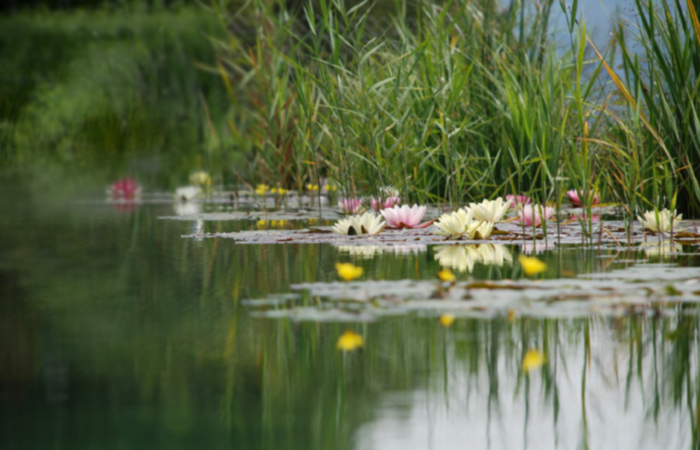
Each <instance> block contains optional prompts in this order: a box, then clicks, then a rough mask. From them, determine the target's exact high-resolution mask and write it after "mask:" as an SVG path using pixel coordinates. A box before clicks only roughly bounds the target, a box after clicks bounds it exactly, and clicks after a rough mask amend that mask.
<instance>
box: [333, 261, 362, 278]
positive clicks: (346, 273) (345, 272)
mask: <svg viewBox="0 0 700 450" xmlns="http://www.w3.org/2000/svg"><path fill="white" fill-rule="evenodd" d="M335 270H337V271H338V276H339V277H340V278H342V279H343V280H345V281H350V280H354V279H355V278H357V277H359V276H361V275H362V267H357V266H355V265H354V264H352V263H335Z"/></svg>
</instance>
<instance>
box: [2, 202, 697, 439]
mask: <svg viewBox="0 0 700 450" xmlns="http://www.w3.org/2000/svg"><path fill="white" fill-rule="evenodd" d="M2 198H3V201H2V203H0V248H1V249H2V250H1V251H0V277H1V278H2V283H0V286H2V303H1V306H0V308H2V309H1V310H0V321H1V322H2V324H1V325H0V336H1V337H2V345H1V346H0V422H1V423H2V425H0V448H3V449H30V448H32V449H33V448H56V449H83V448H85V449H87V448H96V447H99V448H114V449H117V448H128V449H140V448H143V449H149V450H152V449H157V448H163V449H165V448H167V449H173V448H242V449H285V448H289V449H330V448H333V449H345V448H347V449H393V448H396V449H424V448H464V447H470V448H493V449H501V448H518V449H520V448H523V449H525V448H535V449H548V448H552V449H553V448H604V449H608V448H609V449H613V448H620V449H628V448H650V449H651V448H691V447H697V445H698V440H697V438H698V424H699V423H700V411H698V409H697V407H698V399H699V398H700V377H699V376H698V356H699V353H698V350H699V348H698V339H699V338H698V312H699V308H698V301H699V300H700V278H699V277H698V275H699V274H700V271H698V269H697V268H698V266H700V257H699V255H698V251H697V250H698V247H697V245H696V244H691V245H687V244H678V245H673V246H669V247H668V248H662V249H661V250H659V248H658V247H657V248H653V246H639V245H637V244H634V245H630V246H627V245H619V246H616V245H611V244H609V243H608V244H606V245H602V246H600V247H598V246H582V245H580V244H561V245H553V246H544V247H543V248H537V249H532V248H528V247H527V246H526V247H525V248H523V247H522V246H521V245H518V244H517V243H515V244H514V243H504V244H481V246H478V245H473V246H454V245H450V246H445V245H443V246H442V247H438V246H437V245H434V244H426V245H422V244H412V245H411V244H405V245H404V246H403V247H401V246H398V245H396V246H394V247H392V249H391V251H385V249H383V247H381V246H379V249H376V248H374V249H372V248H362V247H363V246H357V245H351V246H349V247H348V246H343V245H336V244H334V243H332V242H327V243H304V244H296V243H293V242H287V243H267V244H254V243H253V244H250V243H241V242H238V241H236V240H235V239H230V238H227V237H225V236H220V237H215V236H213V234H214V233H231V232H238V231H242V230H256V231H262V230H261V229H263V230H268V229H276V228H285V227H289V228H294V229H300V228H304V227H310V226H314V227H323V226H324V225H327V224H328V223H329V222H324V221H321V222H312V223H311V224H310V223H308V219H304V220H296V221H295V220H289V219H287V221H286V222H282V221H281V220H282V219H279V220H280V221H279V222H274V223H273V222H270V223H265V222H260V220H261V219H260V218H259V217H256V215H255V214H253V215H251V216H250V217H247V218H245V217H242V218H239V219H241V220H222V219H224V218H225V217H226V215H227V214H229V213H231V212H232V211H233V206H232V205H231V204H228V203H220V204H215V205H210V206H208V207H207V209H206V211H207V212H210V213H216V214H218V216H211V217H210V218H212V219H216V220H197V219H196V218H195V219H192V220H172V219H166V218H165V217H168V216H176V214H177V211H176V209H177V207H176V206H177V205H174V204H173V203H172V202H170V201H168V200H167V196H163V197H158V198H159V199H160V200H158V201H152V202H143V203H139V204H112V203H108V202H105V201H104V200H103V199H101V198H97V197H96V196H94V195H88V194H85V195H83V196H79V197H77V198H71V199H69V200H65V201H55V200H53V199H51V200H49V199H43V198H40V197H37V196H29V195H27V193H26V192H22V191H18V190H16V189H14V188H13V189H9V188H5V189H3V195H2ZM190 212H194V213H195V216H196V213H197V211H196V210H195V211H190ZM180 213H183V211H182V210H181V211H180ZM184 213H185V214H186V213H188V212H187V211H184ZM185 218H186V219H187V217H185ZM200 219H201V218H200ZM365 247H366V246H365ZM523 250H524V251H526V252H530V253H536V254H537V257H538V258H539V259H541V260H542V261H544V262H545V263H546V264H547V270H546V271H545V272H544V273H543V274H540V275H537V276H534V277H529V278H528V277H524V276H523V275H522V273H521V272H522V271H521V268H520V264H519V263H518V255H519V254H520V253H521V252H523ZM339 261H343V262H353V263H354V264H356V265H358V266H361V267H362V268H363V269H364V275H363V277H362V278H361V279H360V280H359V281H353V282H349V283H341V282H339V281H338V276H337V274H336V268H335V263H336V262H339ZM443 267H449V268H451V269H452V271H453V272H454V273H455V275H456V276H457V281H456V283H455V284H454V285H450V284H449V283H443V282H440V281H438V280H437V279H436V274H437V273H438V272H439V271H440V270H441V268H443ZM347 298H354V299H355V301H347ZM347 330H351V331H352V332H353V333H356V334H357V335H360V336H361V337H362V340H363V346H362V347H361V348H357V349H355V350H354V351H341V350H339V349H338V348H337V346H338V341H339V338H341V336H343V335H344V333H346V332H347ZM533 355H534V357H535V360H536V363H534V364H532V366H531V367H530V365H529V364H530V363H528V361H530V360H531V356H533ZM524 363H525V365H524Z"/></svg>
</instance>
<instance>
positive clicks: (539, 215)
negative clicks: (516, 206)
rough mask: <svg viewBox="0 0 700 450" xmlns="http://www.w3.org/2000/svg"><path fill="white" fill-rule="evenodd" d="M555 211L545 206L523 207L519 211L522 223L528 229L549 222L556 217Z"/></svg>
mask: <svg viewBox="0 0 700 450" xmlns="http://www.w3.org/2000/svg"><path fill="white" fill-rule="evenodd" d="M554 212H555V209H554V208H552V207H551V206H544V205H523V207H522V208H520V210H518V217H519V218H520V222H521V223H523V224H525V225H526V226H528V227H539V226H540V225H542V222H544V221H547V220H549V219H550V218H551V217H552V216H553V215H554Z"/></svg>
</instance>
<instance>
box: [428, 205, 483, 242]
mask: <svg viewBox="0 0 700 450" xmlns="http://www.w3.org/2000/svg"><path fill="white" fill-rule="evenodd" d="M473 219H474V213H473V212H472V211H471V210H464V209H459V210H457V211H455V212H451V213H449V214H443V215H441V216H440V218H439V219H438V221H437V222H435V223H434V224H433V225H435V226H436V227H437V230H435V231H434V233H435V234H439V235H440V236H445V237H446V238H447V239H459V238H461V237H462V236H464V233H466V232H467V227H469V226H470V225H472V224H473V223H474V220H473ZM477 226H478V222H477ZM475 230H476V228H475V229H474V230H472V233H473V232H474V231H475ZM470 239H471V236H470Z"/></svg>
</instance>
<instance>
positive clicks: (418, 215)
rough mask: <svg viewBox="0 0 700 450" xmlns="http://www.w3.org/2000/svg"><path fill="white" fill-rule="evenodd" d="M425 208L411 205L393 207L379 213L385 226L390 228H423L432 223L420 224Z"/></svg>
mask: <svg viewBox="0 0 700 450" xmlns="http://www.w3.org/2000/svg"><path fill="white" fill-rule="evenodd" d="M425 211H426V207H425V206H418V205H415V204H414V205H413V206H411V207H409V206H408V205H403V206H394V207H393V208H386V209H382V210H381V211H380V212H379V213H380V214H381V215H382V216H384V220H386V223H387V226H389V227H390V228H399V229H401V228H424V227H427V226H428V225H430V224H431V223H432V222H426V223H424V224H421V223H420V221H421V220H422V219H423V216H425Z"/></svg>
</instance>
